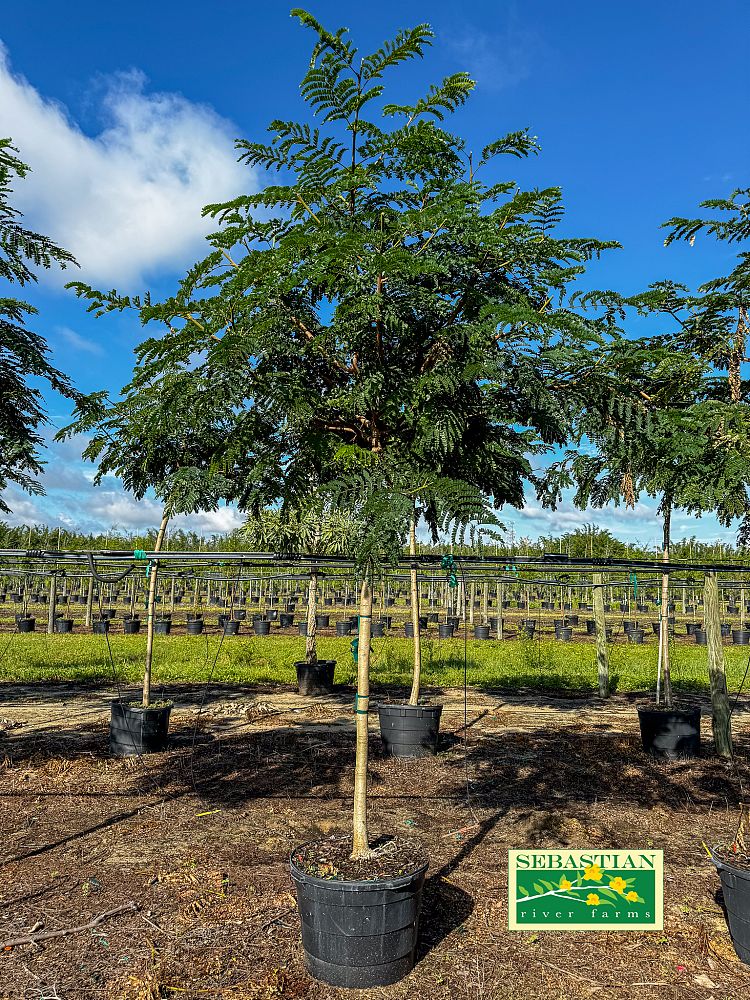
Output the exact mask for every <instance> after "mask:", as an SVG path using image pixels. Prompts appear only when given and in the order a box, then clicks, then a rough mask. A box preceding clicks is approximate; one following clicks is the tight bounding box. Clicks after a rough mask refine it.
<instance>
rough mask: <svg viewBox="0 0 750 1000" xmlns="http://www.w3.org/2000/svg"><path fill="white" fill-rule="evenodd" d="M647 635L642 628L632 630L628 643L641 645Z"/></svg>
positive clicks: (629, 633)
mask: <svg viewBox="0 0 750 1000" xmlns="http://www.w3.org/2000/svg"><path fill="white" fill-rule="evenodd" d="M644 635H645V633H644V631H643V629H642V628H631V629H630V631H629V632H628V642H633V643H636V644H637V645H641V644H642V643H643V637H644Z"/></svg>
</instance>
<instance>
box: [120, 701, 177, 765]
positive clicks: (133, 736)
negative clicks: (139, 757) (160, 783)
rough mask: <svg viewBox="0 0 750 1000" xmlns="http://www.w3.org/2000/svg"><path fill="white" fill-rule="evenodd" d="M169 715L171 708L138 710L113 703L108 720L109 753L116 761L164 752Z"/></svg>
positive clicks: (168, 706)
mask: <svg viewBox="0 0 750 1000" xmlns="http://www.w3.org/2000/svg"><path fill="white" fill-rule="evenodd" d="M171 711H172V706H171V705H161V706H159V707H156V708H140V707H138V706H135V705H126V704H124V702H121V701H113V702H112V713H111V715H110V720H109V752H110V753H111V754H114V756H116V757H130V756H132V755H133V754H142V753H158V752H159V751H160V750H165V749H166V746H167V739H168V735H167V734H168V730H169V714H170V712H171Z"/></svg>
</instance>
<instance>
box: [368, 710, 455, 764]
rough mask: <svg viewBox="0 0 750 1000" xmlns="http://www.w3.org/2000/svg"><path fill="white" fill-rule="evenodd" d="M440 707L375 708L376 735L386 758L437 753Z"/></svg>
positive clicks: (427, 755) (424, 755)
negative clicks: (378, 725)
mask: <svg viewBox="0 0 750 1000" xmlns="http://www.w3.org/2000/svg"><path fill="white" fill-rule="evenodd" d="M442 712H443V706H442V705H378V717H379V719H380V735H381V738H382V740H383V749H384V750H385V752H386V754H387V755H388V756H389V757H430V756H432V755H434V754H436V753H437V746H438V736H439V730H440V716H441V715H442Z"/></svg>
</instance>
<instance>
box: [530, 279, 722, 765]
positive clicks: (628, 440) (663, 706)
mask: <svg viewBox="0 0 750 1000" xmlns="http://www.w3.org/2000/svg"><path fill="white" fill-rule="evenodd" d="M586 300H587V301H588V302H589V303H593V302H596V303H600V304H601V303H604V304H605V306H606V308H607V309H608V310H611V311H618V312H620V313H621V314H622V311H623V310H624V309H625V308H626V307H627V306H628V305H637V306H638V308H642V306H641V304H640V299H639V298H633V299H630V300H624V299H620V298H619V297H617V296H616V295H614V294H613V293H606V295H604V296H603V295H601V294H600V293H592V294H591V295H589V296H587V297H586ZM610 315H611V314H610ZM594 363H595V366H596V369H597V371H598V386H597V396H596V397H592V398H591V400H590V403H589V406H588V408H587V409H586V411H585V412H584V413H582V414H581V416H580V417H579V418H578V420H577V421H576V422H575V429H574V435H573V441H574V445H575V447H573V448H571V449H570V450H569V451H568V452H567V454H566V455H565V456H564V457H563V459H561V460H560V461H558V462H556V463H553V465H552V466H550V468H549V469H548V470H547V475H546V487H547V489H548V490H549V493H548V495H547V502H554V501H555V500H556V499H558V498H559V496H560V493H561V490H562V489H563V488H566V487H570V486H575V488H576V492H575V496H574V502H575V503H576V505H577V506H579V507H581V508H585V507H587V506H589V505H591V506H594V507H603V506H605V505H607V504H609V503H614V504H615V505H617V504H619V503H621V502H623V503H624V504H625V505H626V506H628V507H631V508H635V505H636V502H637V499H638V496H639V495H640V494H641V493H646V494H647V495H649V496H652V497H658V500H659V505H658V512H659V514H660V515H661V518H662V523H663V542H662V559H663V562H664V563H665V564H667V565H668V564H669V559H670V542H671V537H670V535H671V531H670V527H671V518H672V511H673V509H674V507H675V506H676V505H677V506H687V507H689V506H690V505H691V501H690V492H691V490H692V489H693V488H694V484H695V483H696V471H697V470H696V463H699V460H700V450H701V443H700V438H699V437H696V435H695V433H694V431H695V427H694V424H695V414H696V407H697V406H698V404H699V402H700V399H701V396H702V393H703V392H704V389H705V378H706V366H705V364H704V363H702V362H701V361H700V359H697V358H695V357H694V356H693V355H692V354H691V353H690V352H687V351H684V350H680V349H679V348H678V347H677V346H676V345H675V344H674V343H668V342H666V341H665V339H664V338H663V337H660V338H658V339H656V338H654V339H649V338H643V339H640V340H627V339H625V338H622V337H620V336H619V335H616V334H615V335H614V336H613V339H612V341H611V342H610V343H609V344H608V345H606V346H604V347H603V348H602V349H601V352H600V356H599V357H598V358H597V359H596V361H595V362H594ZM584 441H585V443H586V447H583V448H582V447H580V446H581V445H582V444H583V443H584ZM659 607H660V624H659V656H658V671H657V686H656V704H655V705H653V706H641V707H639V709H638V714H639V720H640V724H641V735H642V739H643V745H644V749H646V750H648V751H649V752H651V753H654V754H656V755H659V756H666V757H674V756H678V755H679V756H694V755H695V754H697V753H698V750H699V747H700V708H699V707H698V706H696V705H692V704H685V705H682V706H680V705H676V704H675V700H674V695H673V690H672V678H671V670H670V645H669V573H668V571H665V572H664V573H663V574H662V585H661V597H660V602H659Z"/></svg>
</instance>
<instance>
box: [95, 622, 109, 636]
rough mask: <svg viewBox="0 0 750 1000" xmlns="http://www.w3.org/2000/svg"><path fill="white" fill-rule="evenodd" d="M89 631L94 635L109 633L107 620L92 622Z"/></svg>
mask: <svg viewBox="0 0 750 1000" xmlns="http://www.w3.org/2000/svg"><path fill="white" fill-rule="evenodd" d="M91 631H92V632H94V633H95V634H96V635H104V634H105V633H106V632H109V618H102V620H101V621H98V622H93V624H92V625H91Z"/></svg>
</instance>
